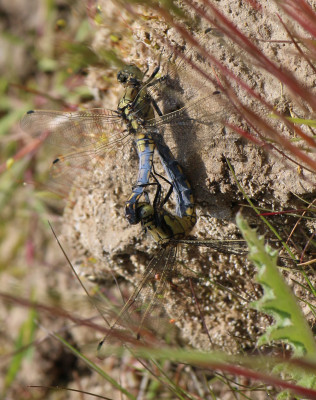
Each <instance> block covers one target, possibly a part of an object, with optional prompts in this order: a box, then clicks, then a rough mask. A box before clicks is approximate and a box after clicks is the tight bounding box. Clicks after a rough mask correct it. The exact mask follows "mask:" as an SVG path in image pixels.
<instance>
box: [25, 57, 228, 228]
mask: <svg viewBox="0 0 316 400" xmlns="http://www.w3.org/2000/svg"><path fill="white" fill-rule="evenodd" d="M165 65H166V66H165V67H164V69H165V70H164V72H163V73H160V76H159V71H160V69H163V68H161V66H160V64H159V65H158V66H157V67H156V68H155V69H154V71H153V72H152V73H151V75H150V76H149V77H148V78H147V79H145V74H146V73H143V72H142V71H141V70H140V69H139V68H138V67H137V66H136V65H127V66H126V67H124V68H123V69H121V70H120V71H119V72H118V74H117V80H118V82H119V83H120V84H121V85H122V86H123V88H124V93H123V95H122V97H121V98H120V100H119V102H118V107H117V110H109V109H100V108H98V109H90V110H87V111H75V112H60V111H47V110H31V111H28V112H27V113H26V114H25V116H24V117H23V118H22V121H21V127H22V129H23V130H25V131H26V132H27V133H29V134H30V135H31V136H33V137H35V138H41V137H43V135H44V137H45V140H46V142H48V143H50V144H52V145H54V146H56V147H58V148H60V149H61V150H62V151H63V153H64V154H62V155H58V156H57V157H56V158H55V159H54V160H53V162H52V164H51V168H50V174H51V177H52V179H51V184H50V185H51V187H52V188H53V190H55V191H60V192H64V191H66V192H67V191H68V190H69V188H70V187H72V186H73V185H74V183H76V182H78V181H79V178H78V176H80V174H81V173H89V171H91V170H92V169H94V168H95V167H96V165H102V164H103V163H106V154H108V153H112V152H117V151H118V149H120V148H122V147H124V146H125V145H126V143H127V142H129V141H130V140H132V141H133V142H134V144H135V147H136V149H137V152H138V157H139V169H138V177H137V182H136V185H134V187H133V189H132V194H131V196H130V197H129V198H128V200H127V201H126V205H125V215H126V217H127V220H128V221H129V223H131V224H136V223H138V222H139V221H138V220H137V212H136V210H137V203H138V202H139V201H140V198H141V196H142V195H143V192H144V190H145V188H146V186H147V185H148V183H149V179H150V174H151V171H152V166H153V157H154V151H155V149H156V150H157V151H158V154H159V156H160V158H161V161H162V164H163V166H164V167H165V166H166V165H168V162H169V161H168V160H169V150H168V146H167V144H166V141H167V140H168V138H173V137H174V136H175V135H176V136H177V138H176V142H177V146H181V143H182V144H183V143H185V145H186V148H187V149H188V150H189V148H190V150H189V151H193V149H194V147H195V145H196V144H197V142H198V141H197V138H196V137H195V136H193V133H192V138H191V145H190V146H187V135H184V132H186V134H188V132H193V131H194V127H195V126H196V125H203V126H207V127H212V126H214V125H216V124H217V123H220V122H222V121H223V119H224V118H225V116H227V109H226V108H225V107H223V105H222V102H221V101H222V96H221V94H220V93H219V92H218V91H210V90H209V88H208V90H207V91H206V90H205V88H206V86H205V84H204V83H201V81H199V83H196V82H195V81H196V78H193V77H192V76H194V71H189V70H190V68H191V67H190V66H189V64H187V63H186V62H184V60H183V59H181V57H180V60H179V61H178V62H177V63H174V62H171V61H170V60H168V61H167V62H166V63H165ZM195 75H196V74H195ZM188 76H191V81H190V85H189V86H190V90H188V91H187V90H183V89H182V87H181V81H183V80H184V78H187V77H188ZM156 99H157V100H156ZM160 103H161V104H160ZM162 107H163V111H164V112H162V111H161V109H162ZM209 134H210V132H209V131H208V134H207V135H205V136H204V138H201V141H202V142H203V141H204V143H205V142H207V141H208V140H209ZM168 168H169V173H170V172H171V174H173V171H172V165H171V164H169V166H168ZM166 172H167V174H168V171H166ZM79 182H80V181H79ZM178 204H180V203H179V202H178ZM180 215H181V210H180Z"/></svg>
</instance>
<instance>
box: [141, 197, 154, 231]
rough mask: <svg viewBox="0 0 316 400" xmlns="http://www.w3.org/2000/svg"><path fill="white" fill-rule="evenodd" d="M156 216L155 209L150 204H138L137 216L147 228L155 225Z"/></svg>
mask: <svg viewBox="0 0 316 400" xmlns="http://www.w3.org/2000/svg"><path fill="white" fill-rule="evenodd" d="M154 214H155V212H154V208H153V207H152V206H151V205H150V204H148V203H138V205H137V216H138V219H139V221H141V223H142V225H143V226H144V227H145V228H147V227H148V226H150V225H152V224H153V223H154Z"/></svg>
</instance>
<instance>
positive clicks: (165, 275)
mask: <svg viewBox="0 0 316 400" xmlns="http://www.w3.org/2000/svg"><path fill="white" fill-rule="evenodd" d="M175 261H176V246H174V245H171V246H165V247H161V248H160V249H159V252H158V254H157V255H155V256H154V257H153V258H152V259H151V261H150V262H149V264H148V266H147V268H146V271H145V272H144V274H143V276H142V278H141V279H140V282H139V283H138V284H137V286H136V288H135V289H134V291H133V293H132V295H131V296H130V298H129V299H128V300H127V302H126V303H125V305H124V307H123V308H122V309H121V311H120V312H119V314H118V316H117V317H116V318H115V321H114V323H113V324H112V327H111V330H112V329H116V328H117V327H121V328H125V329H128V330H130V331H132V332H133V334H135V337H142V333H143V332H145V331H146V329H148V328H151V329H152V330H156V329H157V326H158V324H157V323H155V322H156V321H157V320H159V321H161V317H162V315H163V314H164V293H165V290H166V286H167V284H168V282H171V279H172V277H173V274H174V273H175V268H174V265H175ZM110 334H111V333H110ZM110 334H109V335H110Z"/></svg>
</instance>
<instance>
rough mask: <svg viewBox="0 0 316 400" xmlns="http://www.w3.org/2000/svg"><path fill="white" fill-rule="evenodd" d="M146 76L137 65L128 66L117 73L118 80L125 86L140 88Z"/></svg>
mask: <svg viewBox="0 0 316 400" xmlns="http://www.w3.org/2000/svg"><path fill="white" fill-rule="evenodd" d="M143 78H144V74H143V73H142V71H141V70H140V69H139V68H138V67H136V65H134V64H132V65H127V66H126V67H124V68H123V69H121V70H120V71H119V72H118V73H117V80H118V81H119V82H120V83H121V84H122V85H123V86H125V87H126V86H132V87H139V86H141V84H142V81H143Z"/></svg>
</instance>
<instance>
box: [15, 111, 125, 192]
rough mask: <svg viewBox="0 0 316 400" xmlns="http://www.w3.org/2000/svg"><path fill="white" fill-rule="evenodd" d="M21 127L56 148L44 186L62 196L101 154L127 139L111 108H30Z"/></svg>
mask: <svg viewBox="0 0 316 400" xmlns="http://www.w3.org/2000/svg"><path fill="white" fill-rule="evenodd" d="M21 127H22V129H23V130H25V131H26V132H27V133H29V134H30V135H31V136H32V137H34V138H43V139H44V140H45V141H47V142H48V143H50V144H52V145H53V146H55V148H57V149H60V150H61V153H62V154H60V153H58V155H54V158H53V161H52V163H51V166H50V178H49V181H48V182H47V184H45V185H44V187H47V188H48V189H49V190H50V191H52V192H55V193H58V194H61V195H62V196H65V195H67V194H68V192H69V190H70V188H71V187H72V186H74V184H75V185H76V186H77V185H78V181H79V177H80V176H81V175H82V174H83V173H88V172H89V171H91V170H92V169H93V168H94V167H96V166H97V165H102V163H103V162H104V161H105V157H104V156H105V154H107V153H109V152H112V151H113V152H116V150H117V149H118V148H120V147H122V146H124V144H125V143H126V141H128V140H129V135H128V132H127V131H126V129H125V126H124V124H123V123H122V119H121V118H120V117H119V116H118V114H117V113H116V112H115V111H111V110H106V109H99V108H97V109H91V110H89V111H84V112H83V111H76V112H59V111H45V110H43V111H41V110H39V111H30V112H28V113H27V114H25V116H24V117H23V118H22V121H21Z"/></svg>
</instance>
